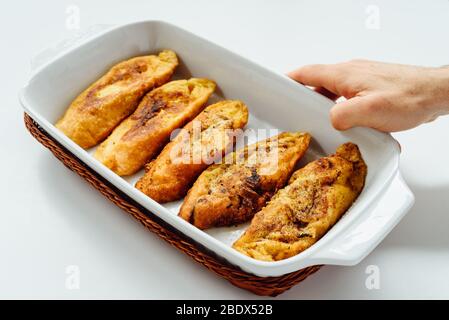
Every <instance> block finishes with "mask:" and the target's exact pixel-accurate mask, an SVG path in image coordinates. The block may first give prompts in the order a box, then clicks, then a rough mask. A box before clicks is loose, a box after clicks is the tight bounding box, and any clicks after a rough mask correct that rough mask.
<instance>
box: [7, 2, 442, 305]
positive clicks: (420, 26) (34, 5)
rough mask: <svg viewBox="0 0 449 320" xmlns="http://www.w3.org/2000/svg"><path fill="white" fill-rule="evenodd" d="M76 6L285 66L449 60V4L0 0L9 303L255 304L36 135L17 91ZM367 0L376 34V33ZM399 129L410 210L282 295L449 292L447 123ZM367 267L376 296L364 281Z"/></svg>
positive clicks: (85, 18)
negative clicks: (370, 246)
mask: <svg viewBox="0 0 449 320" xmlns="http://www.w3.org/2000/svg"><path fill="white" fill-rule="evenodd" d="M71 4H74V5H76V6H78V7H79V9H80V27H81V29H84V28H88V27H89V26H92V25H94V24H120V23H125V22H130V21H135V20H143V19H161V20H167V21H169V22H172V23H175V24H177V25H179V26H181V27H184V28H186V29H188V30H190V31H193V32H195V33H198V34H199V35H201V36H204V37H206V38H208V39H210V40H212V41H214V42H216V43H219V44H221V45H223V46H225V47H228V48H229V49H231V50H233V51H236V52H237V53H240V54H241V55H243V56H246V57H248V58H250V59H252V60H254V61H256V62H258V63H260V64H262V65H265V66H266V67H268V68H270V69H273V70H275V71H277V72H286V71H288V70H291V69H293V68H295V67H297V66H300V65H303V64H307V63H331V62H337V61H343V60H348V59H351V58H368V59H376V60H382V61H391V62H399V63H409V64H420V65H429V66H438V65H443V64H449V0H439V1H436V0H434V1H410V0H408V1H376V0H371V1H357V0H355V1H341V0H340V1H285V0H284V1H260V0H259V1H243V0H240V1H223V2H219V1H210V0H209V1H207V0H203V1H178V2H175V1H167V0H163V1H162V0H159V1H148V0H142V1H112V0H105V1H75V0H74V1H49V0H47V1H28V2H26V1H14V2H10V3H9V4H8V6H6V5H5V4H3V6H2V10H1V13H0V24H1V28H0V33H1V38H0V39H1V43H2V45H1V48H2V50H1V51H2V53H1V60H0V64H1V69H0V70H1V74H0V88H1V100H0V101H1V102H2V105H1V107H0V138H1V149H0V150H1V151H0V152H1V156H0V168H1V173H2V175H1V183H0V197H1V202H0V298H137V299H140V298H160V299H170V298H173V299H175V298H178V299H187V298H189V299H195V298H236V299H241V298H255V296H254V295H252V294H250V293H247V292H245V291H242V290H240V289H237V288H235V287H233V286H232V285H230V284H229V283H228V282H226V281H225V280H222V279H220V278H218V277H217V276H215V275H214V274H212V273H211V272H209V271H207V270H206V269H205V268H203V267H202V266H201V265H199V264H197V263H194V262H193V261H192V260H191V259H190V258H188V257H187V256H185V255H183V254H182V253H180V252H179V251H177V250H175V249H173V248H172V247H170V246H169V245H167V244H166V243H165V242H163V241H162V240H160V239H159V238H158V237H157V236H155V235H153V234H151V233H150V232H147V231H146V229H144V228H143V227H142V226H141V225H140V224H138V223H137V222H136V221H134V220H133V219H131V218H130V217H128V215H127V214H124V213H123V212H122V211H121V210H120V209H118V208H117V207H115V206H114V205H113V204H111V203H109V202H108V201H107V200H106V199H104V198H103V197H102V196H101V195H100V194H99V193H98V192H97V191H95V190H94V189H93V188H91V187H90V186H89V185H88V184H87V183H85V182H84V181H83V180H82V179H80V178H79V177H78V176H76V175H75V174H74V173H72V172H70V171H69V170H67V169H66V168H65V167H64V166H63V165H62V164H61V163H59V162H58V161H57V160H56V159H55V158H54V157H53V156H52V155H51V154H50V153H49V152H48V151H47V150H46V149H44V148H43V147H42V146H41V145H39V144H38V143H37V142H36V141H35V140H33V139H32V138H31V136H30V135H29V134H28V133H27V132H26V130H25V128H24V126H23V121H22V110H21V107H20V105H19V103H18V101H17V92H18V90H19V89H20V87H21V86H22V85H24V84H25V82H26V80H27V78H28V77H29V75H30V61H31V58H32V57H33V56H35V55H36V54H37V53H38V52H39V51H40V50H42V49H44V48H45V47H48V46H51V45H53V44H54V43H57V42H58V41H61V40H63V39H65V38H67V37H71V36H73V35H74V34H75V33H76V32H77V30H70V29H68V28H67V27H66V21H67V19H68V15H67V13H66V10H67V7H68V6H69V5H71ZM370 5H375V6H377V8H378V9H379V14H380V15H379V17H380V29H371V28H367V19H368V16H369V14H367V12H366V10H367V8H368V7H369V6H370ZM368 10H369V9H368ZM368 26H370V25H369V24H368ZM55 89H56V90H57V88H55ZM394 136H395V137H396V138H397V139H398V140H399V142H400V143H401V145H402V150H403V152H402V160H401V168H402V172H403V175H404V177H405V180H406V181H407V183H408V184H409V185H410V187H411V189H412V191H413V192H414V193H415V195H416V204H415V206H414V208H413V209H412V210H411V211H410V212H409V214H408V215H407V216H406V217H405V218H404V219H403V220H402V221H401V222H400V224H399V225H398V226H397V227H396V228H395V229H394V230H393V231H392V232H391V234H390V235H389V236H388V237H387V238H386V239H385V240H384V241H383V242H382V243H381V245H379V247H378V248H377V249H375V251H374V252H373V253H372V254H371V255H370V256H368V257H367V258H366V259H365V260H364V261H362V262H361V263H360V264H359V265H357V266H355V267H336V266H327V267H324V268H322V270H321V271H319V272H318V273H317V274H315V275H313V276H311V277H310V278H308V279H307V280H306V281H304V282H302V283H301V284H300V285H298V286H296V287H294V288H293V289H291V290H290V291H288V292H286V293H285V294H283V295H281V296H280V298H285V299H305V298H330V299H337V298H350V299H356V298H367V299H373V298H386V299H390V298H449V275H448V270H449V232H448V229H449V163H448V160H449V159H448V158H449V142H448V140H449V139H448V138H449V117H446V118H441V119H439V120H437V121H436V122H434V123H431V124H428V125H424V126H422V127H419V128H417V129H414V130H410V131H407V132H403V133H399V134H395V135H394ZM69 265H78V266H79V268H80V271H81V282H80V289H79V290H68V289H66V287H65V281H66V277H67V274H66V268H67V266H69ZM369 265H376V266H378V267H379V270H380V289H378V290H368V289H367V288H366V287H365V280H366V277H367V274H366V273H365V271H366V268H367V266H369Z"/></svg>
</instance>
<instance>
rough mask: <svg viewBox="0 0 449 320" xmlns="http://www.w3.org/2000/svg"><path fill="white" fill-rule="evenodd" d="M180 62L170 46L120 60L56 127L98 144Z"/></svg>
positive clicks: (87, 144) (83, 142)
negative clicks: (156, 53)
mask: <svg viewBox="0 0 449 320" xmlns="http://www.w3.org/2000/svg"><path fill="white" fill-rule="evenodd" d="M177 65H178V59H177V57H176V54H175V53H174V52H173V51H170V50H164V51H162V52H161V53H159V55H157V56H155V55H150V56H142V57H136V58H132V59H129V60H126V61H123V62H120V63H119V64H117V65H115V66H114V67H112V68H111V69H110V70H109V71H108V72H107V73H106V74H105V75H104V76H102V77H101V78H100V79H99V80H97V81H96V82H94V83H93V84H92V85H90V86H89V87H88V88H87V89H86V90H85V91H83V92H82V93H81V94H80V95H79V96H78V97H77V98H76V99H75V100H74V101H73V102H72V103H71V105H70V106H69V108H68V109H67V111H66V112H65V114H64V116H63V117H62V118H61V119H60V120H59V121H58V122H57V123H56V127H57V128H58V129H59V130H61V131H62V132H63V133H64V134H65V135H66V136H68V137H69V138H70V139H72V140H73V141H74V142H76V143H77V144H78V145H79V146H81V147H82V148H86V149H87V148H90V147H93V146H95V145H97V144H98V143H100V142H101V141H102V140H104V139H105V138H106V137H107V136H108V135H109V134H110V133H111V131H112V130H113V129H114V128H115V127H116V126H117V125H118V124H119V123H120V121H122V120H123V119H124V118H126V117H127V116H128V115H130V114H131V113H132V112H133V111H134V110H135V109H136V107H137V105H138V103H139V100H140V99H141V98H142V96H143V95H144V94H145V93H147V92H148V91H149V90H151V89H153V88H154V87H157V86H160V85H162V84H164V83H165V82H167V81H168V80H169V79H170V77H171V75H172V74H173V72H174V70H175V68H176V66H177Z"/></svg>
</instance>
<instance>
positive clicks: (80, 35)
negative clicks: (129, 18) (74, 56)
mask: <svg viewBox="0 0 449 320" xmlns="http://www.w3.org/2000/svg"><path fill="white" fill-rule="evenodd" d="M113 26H114V25H112V24H94V25H91V26H89V27H87V28H85V29H81V30H79V31H76V32H74V33H73V34H71V35H70V36H69V37H68V38H66V39H64V40H61V41H58V42H56V43H53V44H52V45H49V46H48V47H45V48H44V49H42V50H41V51H40V52H38V53H37V54H35V55H34V56H33V57H32V58H31V63H30V65H31V71H34V70H36V69H38V68H39V67H40V66H42V65H44V64H46V63H47V62H48V61H50V60H51V59H53V58H54V57H55V56H57V55H58V54H60V53H61V52H63V51H66V50H68V49H70V48H73V47H74V46H76V45H78V44H79V43H80V42H82V41H84V40H87V39H89V38H92V37H94V36H95V35H97V34H98V33H101V32H103V31H105V30H106V29H109V28H112V27H113Z"/></svg>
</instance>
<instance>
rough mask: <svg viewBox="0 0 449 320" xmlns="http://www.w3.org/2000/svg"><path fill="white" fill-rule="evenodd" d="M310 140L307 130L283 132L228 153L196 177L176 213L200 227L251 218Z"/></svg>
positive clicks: (272, 192) (289, 171) (227, 224)
mask: <svg viewBox="0 0 449 320" xmlns="http://www.w3.org/2000/svg"><path fill="white" fill-rule="evenodd" d="M309 142H310V135H309V134H308V133H302V132H284V133H281V134H279V135H277V136H274V137H271V138H268V139H266V140H263V141H259V142H257V143H255V144H252V145H249V146H246V147H245V148H243V149H241V150H238V151H236V152H234V153H230V154H229V155H227V156H226V157H225V161H224V163H221V164H216V165H212V166H210V167H209V168H207V169H206V170H205V171H204V172H203V173H202V174H201V175H200V176H199V177H198V179H197V180H196V182H195V183H194V184H193V186H192V188H191V189H190V190H189V192H188V193H187V196H186V197H185V199H184V203H183V204H182V206H181V209H180V211H179V216H180V217H182V218H183V219H185V220H187V221H189V222H191V223H192V224H194V225H195V226H197V227H198V228H200V229H207V228H210V227H218V226H230V225H235V224H238V223H242V222H245V221H248V220H250V219H251V218H252V217H253V215H254V214H255V213H256V212H257V211H259V210H260V209H261V208H262V207H263V206H264V205H265V203H266V201H267V200H269V199H270V198H271V196H272V195H273V194H274V193H275V192H276V191H277V190H278V189H279V188H282V187H283V186H284V185H285V183H286V182H287V180H288V178H289V177H290V175H291V173H292V172H293V170H294V168H295V165H296V163H297V162H298V160H299V159H300V158H301V157H302V156H303V155H304V153H305V152H306V150H307V148H308V146H309Z"/></svg>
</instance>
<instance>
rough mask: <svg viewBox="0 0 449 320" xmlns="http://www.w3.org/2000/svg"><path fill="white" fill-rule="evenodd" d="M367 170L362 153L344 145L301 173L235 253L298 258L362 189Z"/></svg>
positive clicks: (278, 195)
mask: <svg viewBox="0 0 449 320" xmlns="http://www.w3.org/2000/svg"><path fill="white" fill-rule="evenodd" d="M366 173H367V167H366V164H365V162H364V161H363V158H362V156H361V154H360V151H359V149H358V147H357V146H356V145H355V144H352V143H346V144H343V145H341V146H340V147H339V148H338V149H337V152H336V154H335V155H332V156H329V157H325V158H321V159H318V160H316V161H313V162H311V163H309V164H308V165H306V166H305V167H303V168H301V169H299V170H297V171H296V172H295V173H294V174H293V175H292V177H291V178H290V181H289V184H288V185H287V186H286V187H285V188H283V189H281V190H279V191H278V192H277V193H276V195H275V196H274V197H273V198H272V200H271V201H270V202H269V203H268V204H267V206H266V207H264V208H263V209H262V210H261V211H259V212H258V213H257V214H256V215H255V216H254V218H253V220H252V221H251V225H250V226H249V227H248V229H247V230H246V231H245V233H244V234H243V235H242V236H241V237H240V239H238V240H237V241H236V242H235V243H234V245H233V247H234V248H235V249H237V250H238V251H240V252H242V253H243V254H246V255H248V256H250V257H253V258H255V259H258V260H264V261H276V260H281V259H286V258H289V257H291V256H294V255H296V254H298V253H300V252H302V251H304V250H306V249H307V248H309V247H310V246H311V245H313V244H314V243H315V242H316V241H318V240H319V239H320V238H321V237H322V236H323V235H324V234H325V233H326V232H327V231H328V230H329V229H330V228H331V227H332V226H333V225H334V224H335V223H336V222H337V221H338V219H340V217H341V216H342V215H343V214H344V213H345V212H346V210H347V209H348V208H349V207H350V206H351V205H352V203H353V202H354V201H355V199H356V198H357V197H358V195H359V194H360V192H361V191H362V189H363V186H364V183H365V177H366Z"/></svg>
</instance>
